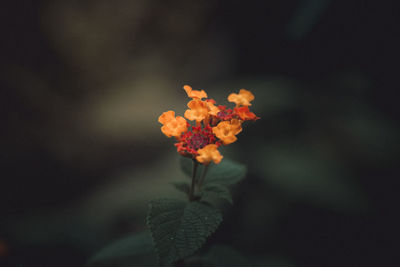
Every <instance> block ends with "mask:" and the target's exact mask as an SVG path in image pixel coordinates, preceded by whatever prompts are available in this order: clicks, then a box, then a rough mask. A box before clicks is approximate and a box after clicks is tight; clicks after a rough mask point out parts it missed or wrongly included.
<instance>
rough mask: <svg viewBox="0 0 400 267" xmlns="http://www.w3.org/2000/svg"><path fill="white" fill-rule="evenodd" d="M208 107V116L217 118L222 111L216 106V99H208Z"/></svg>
mask: <svg viewBox="0 0 400 267" xmlns="http://www.w3.org/2000/svg"><path fill="white" fill-rule="evenodd" d="M206 103H207V107H208V114H210V115H212V116H217V114H218V113H219V112H220V111H221V110H220V109H219V108H218V107H217V106H215V105H214V104H215V100H214V99H207V100H206Z"/></svg>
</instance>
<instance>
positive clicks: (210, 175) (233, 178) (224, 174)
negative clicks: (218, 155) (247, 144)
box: [204, 158, 246, 186]
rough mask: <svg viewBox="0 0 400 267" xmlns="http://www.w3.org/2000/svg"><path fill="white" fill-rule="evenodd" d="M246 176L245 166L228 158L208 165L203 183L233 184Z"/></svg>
mask: <svg viewBox="0 0 400 267" xmlns="http://www.w3.org/2000/svg"><path fill="white" fill-rule="evenodd" d="M245 176H246V166H244V165H243V164H239V163H237V162H235V161H232V160H229V159H225V158H224V159H223V160H222V161H221V163H219V164H211V165H210V166H209V169H208V172H207V175H206V178H205V181H204V183H205V184H207V183H217V184H221V185H226V186H229V185H233V184H236V183H238V182H239V181H241V180H242V179H243V178H244V177H245Z"/></svg>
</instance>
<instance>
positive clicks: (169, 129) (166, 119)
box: [158, 110, 188, 137]
mask: <svg viewBox="0 0 400 267" xmlns="http://www.w3.org/2000/svg"><path fill="white" fill-rule="evenodd" d="M158 121H159V122H160V123H162V124H163V126H162V127H161V131H162V132H163V133H164V134H165V135H166V136H168V137H172V136H175V137H179V136H180V135H181V134H182V133H184V132H186V131H187V127H188V126H187V124H188V123H187V121H186V120H185V118H183V117H182V116H177V117H175V111H172V110H170V111H167V112H164V113H163V114H162V115H161V116H160V117H159V118H158Z"/></svg>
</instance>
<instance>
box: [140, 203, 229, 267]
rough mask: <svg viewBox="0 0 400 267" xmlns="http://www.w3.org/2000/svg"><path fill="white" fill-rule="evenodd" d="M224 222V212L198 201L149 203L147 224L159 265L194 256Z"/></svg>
mask: <svg viewBox="0 0 400 267" xmlns="http://www.w3.org/2000/svg"><path fill="white" fill-rule="evenodd" d="M221 221H222V215H221V213H220V212H219V211H218V210H217V209H215V208H213V207H210V206H208V205H205V204H203V203H199V202H185V201H182V200H178V199H160V200H154V201H152V202H151V203H150V209H149V213H148V216H147V225H148V226H149V228H150V231H151V233H152V237H153V241H154V244H155V247H156V252H157V254H158V259H159V263H160V266H165V265H167V264H169V263H171V262H174V261H177V260H179V259H183V258H185V257H187V256H190V255H191V254H193V253H194V252H195V251H196V250H198V249H199V248H200V247H201V246H202V245H203V244H204V243H205V241H206V239H207V237H208V236H209V235H211V234H212V233H213V232H214V231H215V230H216V229H217V227H218V225H219V224H220V223H221Z"/></svg>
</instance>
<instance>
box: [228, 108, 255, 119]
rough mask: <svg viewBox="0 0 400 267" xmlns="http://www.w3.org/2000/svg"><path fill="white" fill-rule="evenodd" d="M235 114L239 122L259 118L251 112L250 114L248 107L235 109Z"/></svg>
mask: <svg viewBox="0 0 400 267" xmlns="http://www.w3.org/2000/svg"><path fill="white" fill-rule="evenodd" d="M234 110H235V113H236V114H237V115H238V116H239V118H240V119H241V120H244V121H247V120H254V121H255V120H258V119H259V118H260V117H257V116H256V114H254V113H253V112H250V110H249V107H248V106H243V107H240V108H235V109H234Z"/></svg>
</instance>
